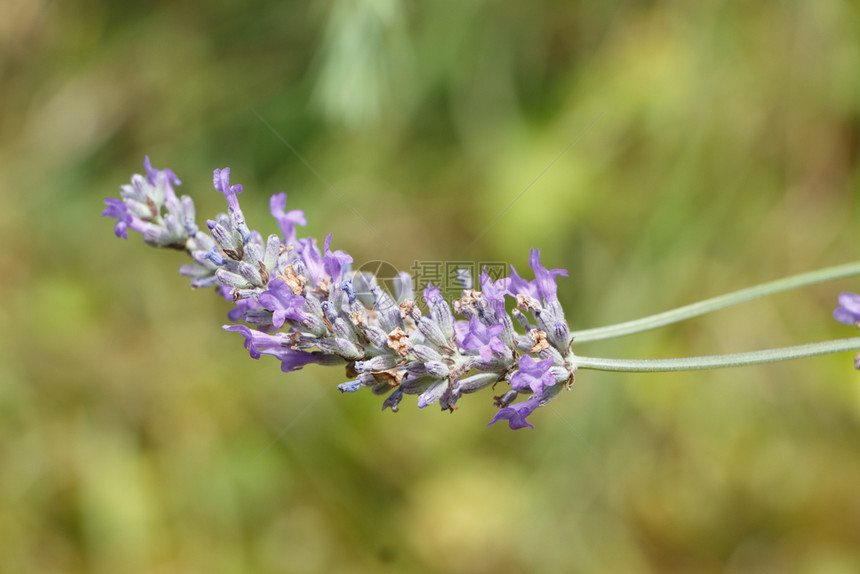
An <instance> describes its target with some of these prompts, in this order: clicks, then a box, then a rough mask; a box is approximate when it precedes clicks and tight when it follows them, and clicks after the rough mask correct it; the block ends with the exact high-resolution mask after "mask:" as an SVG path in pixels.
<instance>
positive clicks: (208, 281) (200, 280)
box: [191, 275, 216, 289]
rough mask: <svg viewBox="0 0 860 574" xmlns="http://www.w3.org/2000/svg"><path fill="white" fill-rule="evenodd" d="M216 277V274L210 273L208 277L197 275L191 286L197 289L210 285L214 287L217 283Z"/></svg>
mask: <svg viewBox="0 0 860 574" xmlns="http://www.w3.org/2000/svg"><path fill="white" fill-rule="evenodd" d="M215 281H216V277H215V276H214V275H210V276H208V277H195V278H194V279H192V280H191V286H192V287H193V288H195V289H206V288H208V287H212V286H213V285H214V284H215Z"/></svg>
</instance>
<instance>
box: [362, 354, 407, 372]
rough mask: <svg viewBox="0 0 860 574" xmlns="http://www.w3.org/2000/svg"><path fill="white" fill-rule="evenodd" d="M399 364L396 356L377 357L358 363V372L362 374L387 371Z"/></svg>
mask: <svg viewBox="0 0 860 574" xmlns="http://www.w3.org/2000/svg"><path fill="white" fill-rule="evenodd" d="M396 364H397V357H395V356H394V355H377V356H376V357H373V358H371V359H368V360H366V361H356V363H355V370H356V372H359V373H362V372H365V371H385V370H388V369H391V368H393V367H394V366H395V365H396Z"/></svg>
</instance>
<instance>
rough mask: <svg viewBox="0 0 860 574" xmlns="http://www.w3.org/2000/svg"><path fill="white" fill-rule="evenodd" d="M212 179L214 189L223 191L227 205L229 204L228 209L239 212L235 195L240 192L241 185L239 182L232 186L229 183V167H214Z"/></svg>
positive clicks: (237, 199)
mask: <svg viewBox="0 0 860 574" xmlns="http://www.w3.org/2000/svg"><path fill="white" fill-rule="evenodd" d="M212 179H213V183H214V185H215V189H217V190H218V191H220V192H221V193H223V194H224V197H225V198H226V199H227V205H228V206H229V208H230V211H232V212H241V209H240V208H239V198H238V197H237V195H238V194H240V193H242V186H241V185H239V184H236V185H233V186H231V185H230V168H229V167H225V168H224V169H216V170H215V172H214V174H213V178H212Z"/></svg>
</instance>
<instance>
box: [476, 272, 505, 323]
mask: <svg viewBox="0 0 860 574" xmlns="http://www.w3.org/2000/svg"><path fill="white" fill-rule="evenodd" d="M480 282H481V293H483V295H484V299H486V300H487V301H488V302H489V303H490V306H491V307H492V308H493V311H495V313H496V317H501V316H502V315H504V314H505V293H507V291H508V283H510V279H509V278H508V277H502V278H501V279H499V280H498V281H493V280H492V279H491V278H490V275H489V274H488V273H487V269H486V268H484V270H483V271H482V272H481V277H480Z"/></svg>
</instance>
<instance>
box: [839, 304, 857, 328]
mask: <svg viewBox="0 0 860 574" xmlns="http://www.w3.org/2000/svg"><path fill="white" fill-rule="evenodd" d="M833 318H834V319H836V320H837V321H839V322H840V323H845V324H846V325H856V324H857V323H858V321H860V315H858V314H856V313H852V312H851V311H849V310H848V309H846V308H844V307H837V308H836V309H834V310H833Z"/></svg>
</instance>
